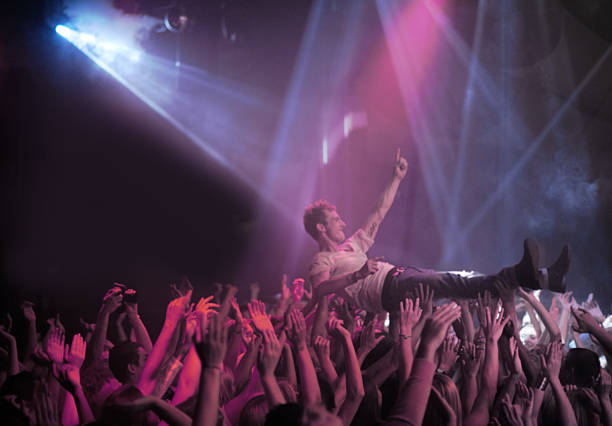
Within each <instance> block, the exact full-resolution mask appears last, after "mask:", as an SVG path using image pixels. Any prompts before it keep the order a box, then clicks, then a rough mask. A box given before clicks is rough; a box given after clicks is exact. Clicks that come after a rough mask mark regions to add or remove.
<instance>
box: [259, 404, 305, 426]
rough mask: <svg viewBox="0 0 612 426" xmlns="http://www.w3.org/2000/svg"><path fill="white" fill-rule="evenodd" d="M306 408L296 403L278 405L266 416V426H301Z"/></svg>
mask: <svg viewBox="0 0 612 426" xmlns="http://www.w3.org/2000/svg"><path fill="white" fill-rule="evenodd" d="M303 413H304V407H302V406H301V405H300V404H297V403H295V402H289V403H287V404H281V405H277V406H276V407H273V408H272V409H271V410H270V411H268V414H266V422H265V424H264V425H265V426H285V425H299V424H300V423H301V419H302V415H303Z"/></svg>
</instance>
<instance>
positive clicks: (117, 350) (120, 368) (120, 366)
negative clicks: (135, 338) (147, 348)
mask: <svg viewBox="0 0 612 426" xmlns="http://www.w3.org/2000/svg"><path fill="white" fill-rule="evenodd" d="M139 347H140V345H139V344H137V343H134V342H130V341H127V342H121V343H119V344H117V345H115V346H113V348H112V349H111V350H110V352H109V353H108V367H109V368H110V370H111V372H112V373H113V376H115V378H116V379H117V380H119V381H120V382H121V383H125V382H126V381H127V380H128V378H129V377H130V375H129V371H128V365H130V364H138V348H139Z"/></svg>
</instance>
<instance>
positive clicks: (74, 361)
mask: <svg viewBox="0 0 612 426" xmlns="http://www.w3.org/2000/svg"><path fill="white" fill-rule="evenodd" d="M86 350H87V343H85V340H83V337H81V335H80V334H75V335H74V336H72V344H71V345H70V348H68V345H66V347H65V350H64V360H65V361H66V362H67V363H68V364H70V365H72V366H73V367H75V368H77V369H79V368H81V366H82V365H83V361H84V360H85V351H86Z"/></svg>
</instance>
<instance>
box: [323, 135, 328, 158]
mask: <svg viewBox="0 0 612 426" xmlns="http://www.w3.org/2000/svg"><path fill="white" fill-rule="evenodd" d="M323 164H327V138H323Z"/></svg>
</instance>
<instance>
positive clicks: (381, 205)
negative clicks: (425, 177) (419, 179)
mask: <svg viewBox="0 0 612 426" xmlns="http://www.w3.org/2000/svg"><path fill="white" fill-rule="evenodd" d="M407 170H408V162H407V161H406V159H405V158H404V157H402V156H401V155H400V150H399V148H398V149H397V154H396V155H395V165H394V166H393V176H392V177H391V180H390V181H389V183H388V184H387V186H386V187H385V189H384V190H383V192H382V193H381V194H380V197H379V198H378V201H377V202H376V205H375V206H374V209H373V210H372V213H370V215H369V216H368V218H367V219H366V221H365V223H364V224H363V227H362V229H363V230H364V231H365V232H366V234H368V236H369V237H370V238H374V237H375V236H376V233H377V232H378V227H379V225H380V222H382V220H383V219H384V218H385V216H386V215H387V212H388V211H389V209H390V208H391V205H392V204H393V201H394V200H395V196H396V195H397V188H398V187H399V184H400V182H401V181H402V179H404V177H405V176H406V171H407Z"/></svg>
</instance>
